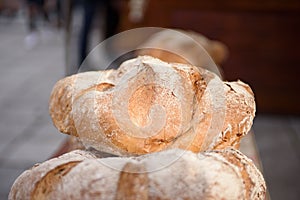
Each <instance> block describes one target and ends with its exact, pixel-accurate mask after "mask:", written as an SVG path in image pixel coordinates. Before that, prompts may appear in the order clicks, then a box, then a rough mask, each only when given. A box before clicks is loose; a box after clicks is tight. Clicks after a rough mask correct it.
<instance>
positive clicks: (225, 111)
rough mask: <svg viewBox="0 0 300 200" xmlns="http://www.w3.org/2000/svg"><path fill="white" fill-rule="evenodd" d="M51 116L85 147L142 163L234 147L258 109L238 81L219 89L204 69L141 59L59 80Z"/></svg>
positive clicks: (148, 57)
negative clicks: (161, 154)
mask: <svg viewBox="0 0 300 200" xmlns="http://www.w3.org/2000/svg"><path fill="white" fill-rule="evenodd" d="M49 109H50V115H51V117H52V120H53V123H54V125H55V126H56V127H57V128H58V129H59V130H60V131H61V132H63V133H67V134H70V135H73V136H77V137H79V138H80V140H81V141H82V142H83V143H84V144H86V145H88V146H92V147H93V148H96V149H97V150H100V151H105V152H108V153H112V154H116V155H141V154H146V153H151V152H157V151H161V150H163V149H169V148H181V149H187V150H191V151H193V152H200V151H204V150H213V149H223V148H225V147H227V146H232V147H235V146H237V145H238V144H239V140H240V139H241V137H242V136H243V135H245V134H246V133H247V132H248V131H249V130H250V128H251V125H252V122H253V117H254V114H255V102H254V96H253V93H252V91H251V88H250V87H249V86H248V85H247V84H245V83H243V82H241V81H237V82H222V81H221V80H220V79H219V78H218V76H216V75H215V74H214V73H212V72H210V71H207V70H204V69H202V68H198V67H195V66H191V65H187V64H179V63H166V62H163V61H161V60H159V59H156V58H153V57H150V56H141V57H138V58H135V59H132V60H128V61H126V62H124V63H123V64H122V65H121V66H120V68H119V69H118V70H109V71H97V72H86V73H81V74H77V75H73V76H71V77H66V78H64V79H62V80H60V81H59V82H58V83H57V84H56V85H55V87H54V89H53V91H52V95H51V98H50V108H49Z"/></svg>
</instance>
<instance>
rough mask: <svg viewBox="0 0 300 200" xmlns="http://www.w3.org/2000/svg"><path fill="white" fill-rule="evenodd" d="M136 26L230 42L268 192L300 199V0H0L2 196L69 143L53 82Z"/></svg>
mask: <svg viewBox="0 0 300 200" xmlns="http://www.w3.org/2000/svg"><path fill="white" fill-rule="evenodd" d="M138 27H164V28H176V29H183V30H191V31H195V32H197V33H200V34H203V35H204V36H205V37H207V38H208V39H211V40H217V41H220V42H222V43H223V44H224V45H225V46H226V48H227V51H228V55H227V56H226V59H224V61H222V63H221V64H220V65H219V67H220V68H221V70H222V71H223V77H224V79H225V80H229V81H234V80H237V79H240V80H242V81H244V82H246V83H248V84H249V85H250V86H251V88H252V89H253V91H254V93H255V98H256V103H257V116H256V118H255V120H254V125H253V130H252V133H251V134H252V135H253V136H254V137H255V140H254V143H252V144H251V145H252V147H253V148H254V149H255V150H256V151H257V152H258V155H256V159H257V160H258V161H260V162H261V165H262V168H263V174H264V177H265V179H266V182H267V186H268V190H269V193H270V197H271V199H295V200H296V199H300V182H299V180H300V173H299V170H300V105H299V102H300V81H299V76H300V48H299V46H298V45H299V44H300V37H299V36H300V1H298V0H286V1H280V0H265V1H263V2H262V1H258V0H252V1H250V0H228V1H220V0H211V1H202V0H178V1H173V0H163V1H161V0H86V1H83V0H81V1H80V0H76V1H75V0H0V69H1V73H0V83H1V84H0V88H1V91H0V199H7V195H8V193H9V189H10V187H11V184H12V183H13V181H14V180H15V178H16V177H17V176H18V175H19V174H20V173H22V172H23V171H24V170H25V169H28V168H29V167H31V166H32V165H33V164H35V163H37V162H42V161H44V160H46V159H48V158H50V157H51V156H53V155H54V154H56V153H57V152H58V151H60V149H61V148H62V146H63V145H64V141H65V138H66V137H65V136H64V135H62V134H60V133H59V132H58V131H57V130H56V129H55V128H54V126H53V125H52V121H51V119H50V117H49V114H48V99H49V96H50V93H51V90H52V87H53V85H54V84H55V82H56V81H58V80H59V79H61V78H63V77H64V76H66V75H70V74H73V73H76V72H77V70H78V68H79V67H78V66H80V64H81V63H82V61H83V60H84V58H85V56H86V55H87V54H88V52H89V51H90V50H92V49H93V47H95V46H96V45H97V44H98V43H99V42H101V41H102V40H103V39H105V38H108V37H110V36H112V35H114V34H116V33H119V32H122V31H125V30H129V29H132V28H138ZM135 39H136V38H132V40H129V41H126V42H134V41H135ZM107 51H109V49H107ZM100 59H106V58H100Z"/></svg>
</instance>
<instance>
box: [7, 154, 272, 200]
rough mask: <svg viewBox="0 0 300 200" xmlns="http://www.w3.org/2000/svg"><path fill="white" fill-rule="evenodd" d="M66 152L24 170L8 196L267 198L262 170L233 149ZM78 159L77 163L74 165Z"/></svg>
mask: <svg viewBox="0 0 300 200" xmlns="http://www.w3.org/2000/svg"><path fill="white" fill-rule="evenodd" d="M78 155H80V156H79V157H78ZM63 157H64V159H63ZM63 157H60V158H58V159H52V160H49V161H47V162H45V163H43V164H40V165H38V166H36V167H34V168H32V169H30V170H28V171H25V172H24V173H23V174H22V175H21V176H20V177H19V178H18V179H17V180H16V182H15V183H14V185H13V187H12V190H11V192H10V195H9V199H11V200H14V199H105V200H110V199H124V198H125V197H126V198H125V199H205V200H207V199H245V200H248V199H249V200H250V199H251V200H253V199H257V200H259V199H264V197H265V189H266V186H265V182H264V180H263V178H262V176H261V174H260V172H259V171H258V170H257V169H256V167H255V166H254V164H253V163H252V161H251V160H250V159H248V158H247V157H246V156H244V155H243V154H242V153H240V152H239V151H237V150H234V149H225V150H218V151H208V152H204V153H198V154H195V153H192V152H190V151H184V150H180V149H172V150H166V151H162V152H158V153H153V154H147V155H143V156H141V157H123V158H121V157H111V158H100V159H99V158H98V159H95V158H93V157H92V156H91V155H90V154H89V153H86V152H84V151H77V152H76V153H74V152H71V153H68V154H65V155H64V156H63ZM74 161H75V162H78V163H76V164H72V163H74ZM170 161H172V162H170ZM67 165H69V168H68V170H62V171H61V169H60V168H61V166H67ZM57 169H58V170H57ZM117 169H119V170H117ZM55 170H56V173H53V171H55ZM58 172H59V173H58ZM57 173H58V174H59V177H57V176H58V175H57ZM37 188H38V189H37Z"/></svg>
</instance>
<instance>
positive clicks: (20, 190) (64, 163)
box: [9, 150, 95, 200]
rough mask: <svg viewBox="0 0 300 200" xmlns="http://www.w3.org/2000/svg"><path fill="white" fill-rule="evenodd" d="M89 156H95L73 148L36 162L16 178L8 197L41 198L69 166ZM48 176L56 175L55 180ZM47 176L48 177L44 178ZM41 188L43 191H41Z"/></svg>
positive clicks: (51, 188)
mask: <svg viewBox="0 0 300 200" xmlns="http://www.w3.org/2000/svg"><path fill="white" fill-rule="evenodd" d="M91 158H95V156H94V155H93V154H91V153H89V152H86V151H81V150H75V151H72V152H70V153H68V154H64V155H62V156H60V157H58V158H54V159H51V160H48V161H45V162H44V163H38V164H36V165H34V166H33V167H32V168H31V169H29V170H26V171H25V172H23V173H22V174H21V175H20V176H19V177H18V178H17V179H16V181H15V183H14V185H13V186H12V188H11V192H10V194H9V199H23V200H27V199H28V200H29V199H41V198H42V196H46V195H47V193H51V192H52V191H53V187H54V184H56V182H57V181H59V179H61V178H62V176H63V175H64V173H66V172H68V171H69V170H70V168H72V167H74V166H76V165H77V164H79V163H80V162H82V161H83V160H85V159H91ZM49 176H50V178H53V177H54V176H56V177H57V180H56V181H55V179H53V180H50V179H49ZM47 177H48V179H47V180H46V178H47ZM43 178H44V179H43ZM43 180H44V181H43ZM43 190H44V192H41V191H43ZM57 199H59V198H57Z"/></svg>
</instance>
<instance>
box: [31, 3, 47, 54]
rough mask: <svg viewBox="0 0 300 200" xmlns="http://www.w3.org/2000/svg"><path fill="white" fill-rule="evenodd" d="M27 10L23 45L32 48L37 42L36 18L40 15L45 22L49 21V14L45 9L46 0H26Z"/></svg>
mask: <svg viewBox="0 0 300 200" xmlns="http://www.w3.org/2000/svg"><path fill="white" fill-rule="evenodd" d="M26 2H27V10H28V31H29V34H28V35H27V36H26V37H25V45H26V47H27V48H29V49H31V48H33V47H34V46H35V45H36V44H37V42H38V33H37V31H38V30H37V19H38V17H39V15H41V16H42V18H43V19H44V21H45V22H47V23H49V15H48V12H47V10H46V4H45V3H46V0H26Z"/></svg>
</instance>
